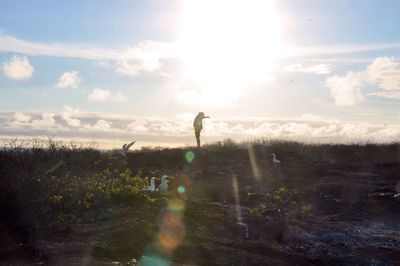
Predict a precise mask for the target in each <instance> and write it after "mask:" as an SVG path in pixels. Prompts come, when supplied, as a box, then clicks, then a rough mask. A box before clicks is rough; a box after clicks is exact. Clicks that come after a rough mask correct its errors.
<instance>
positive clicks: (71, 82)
mask: <svg viewBox="0 0 400 266" xmlns="http://www.w3.org/2000/svg"><path fill="white" fill-rule="evenodd" d="M81 82H82V80H81V78H80V77H79V74H78V71H67V72H64V73H63V74H62V75H61V76H60V77H59V78H58V81H57V83H56V85H55V87H56V88H59V89H66V88H77V87H78V86H79V85H80V84H81Z"/></svg>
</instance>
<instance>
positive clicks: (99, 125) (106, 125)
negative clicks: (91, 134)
mask: <svg viewBox="0 0 400 266" xmlns="http://www.w3.org/2000/svg"><path fill="white" fill-rule="evenodd" d="M83 128H84V129H86V130H89V131H99V132H114V131H118V130H116V129H115V130H114V129H113V128H112V123H111V122H109V121H106V120H104V119H99V120H97V122H96V123H95V124H94V125H84V127H83Z"/></svg>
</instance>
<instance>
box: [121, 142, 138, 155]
mask: <svg viewBox="0 0 400 266" xmlns="http://www.w3.org/2000/svg"><path fill="white" fill-rule="evenodd" d="M135 142H136V141H132V142H131V143H128V144H127V143H125V144H124V145H122V150H121V154H122V155H123V156H124V157H126V153H127V152H128V150H129V148H130V147H132V145H133V144H135Z"/></svg>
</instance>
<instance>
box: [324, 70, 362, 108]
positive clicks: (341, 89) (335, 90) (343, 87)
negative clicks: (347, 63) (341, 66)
mask: <svg viewBox="0 0 400 266" xmlns="http://www.w3.org/2000/svg"><path fill="white" fill-rule="evenodd" d="M324 85H325V86H326V87H328V88H329V89H330V91H331V95H332V97H333V98H334V99H335V104H337V105H341V106H351V105H355V104H357V103H360V102H362V101H363V100H365V97H364V96H363V94H362V93H361V86H362V85H363V75H362V73H357V72H351V71H348V72H347V74H346V75H345V76H337V75H335V76H332V77H329V78H327V79H326V81H325V83H324Z"/></svg>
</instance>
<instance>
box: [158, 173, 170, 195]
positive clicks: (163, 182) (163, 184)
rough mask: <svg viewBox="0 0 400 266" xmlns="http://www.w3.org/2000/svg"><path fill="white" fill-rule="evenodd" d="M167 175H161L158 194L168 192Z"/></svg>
mask: <svg viewBox="0 0 400 266" xmlns="http://www.w3.org/2000/svg"><path fill="white" fill-rule="evenodd" d="M167 178H168V176H167V175H163V176H162V177H161V184H160V187H159V188H160V194H162V195H166V194H167V193H168V182H169V180H168V179H167Z"/></svg>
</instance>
